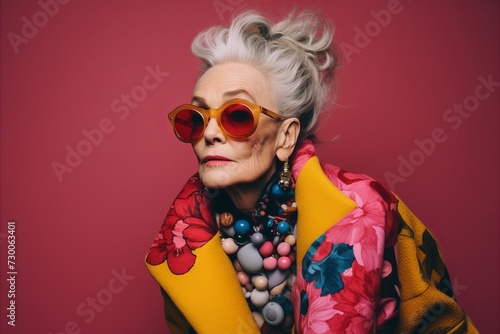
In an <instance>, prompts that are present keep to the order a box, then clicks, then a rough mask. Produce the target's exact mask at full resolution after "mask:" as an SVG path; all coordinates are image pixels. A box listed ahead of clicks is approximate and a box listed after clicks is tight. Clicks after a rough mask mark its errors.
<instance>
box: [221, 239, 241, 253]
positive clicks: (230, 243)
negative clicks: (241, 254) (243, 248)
mask: <svg viewBox="0 0 500 334" xmlns="http://www.w3.org/2000/svg"><path fill="white" fill-rule="evenodd" d="M222 249H223V250H224V252H225V253H226V254H234V253H236V251H237V250H238V245H237V244H236V243H235V242H234V240H233V238H225V239H224V240H223V241H222Z"/></svg>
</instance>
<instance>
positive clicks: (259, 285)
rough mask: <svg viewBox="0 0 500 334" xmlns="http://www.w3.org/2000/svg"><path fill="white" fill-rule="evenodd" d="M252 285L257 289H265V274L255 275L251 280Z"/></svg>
mask: <svg viewBox="0 0 500 334" xmlns="http://www.w3.org/2000/svg"><path fill="white" fill-rule="evenodd" d="M253 285H254V286H255V288H256V289H257V290H265V289H266V288H267V278H266V276H257V277H255V279H254V281H253Z"/></svg>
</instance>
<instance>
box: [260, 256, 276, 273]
mask: <svg viewBox="0 0 500 334" xmlns="http://www.w3.org/2000/svg"><path fill="white" fill-rule="evenodd" d="M263 265H264V268H265V269H266V270H269V271H272V270H274V269H276V266H277V265H278V260H276V258H275V257H274V256H269V257H266V258H265V259H264V262H263Z"/></svg>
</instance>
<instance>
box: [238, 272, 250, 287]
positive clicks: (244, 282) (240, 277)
mask: <svg viewBox="0 0 500 334" xmlns="http://www.w3.org/2000/svg"><path fill="white" fill-rule="evenodd" d="M238 281H240V284H241V286H245V285H247V284H248V283H250V278H249V277H248V274H247V273H246V272H244V271H240V272H239V273H238Z"/></svg>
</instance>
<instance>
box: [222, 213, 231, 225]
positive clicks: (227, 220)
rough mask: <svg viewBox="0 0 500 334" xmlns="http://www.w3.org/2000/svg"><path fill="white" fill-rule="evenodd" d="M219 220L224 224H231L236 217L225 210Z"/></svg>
mask: <svg viewBox="0 0 500 334" xmlns="http://www.w3.org/2000/svg"><path fill="white" fill-rule="evenodd" d="M219 221H220V223H221V224H222V225H223V226H231V224H233V222H234V217H233V215H232V214H230V213H229V212H223V213H221V214H220V217H219Z"/></svg>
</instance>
